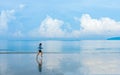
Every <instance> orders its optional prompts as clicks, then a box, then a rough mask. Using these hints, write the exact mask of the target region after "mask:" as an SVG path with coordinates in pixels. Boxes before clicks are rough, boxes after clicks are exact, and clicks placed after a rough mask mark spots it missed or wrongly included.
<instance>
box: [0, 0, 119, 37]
mask: <svg viewBox="0 0 120 75" xmlns="http://www.w3.org/2000/svg"><path fill="white" fill-rule="evenodd" d="M119 3H120V1H119V0H34V1H30V0H18V1H16V0H0V39H28V38H29V39H42V38H62V39H64V38H65V39H66V38H71V39H106V38H109V37H115V36H120V33H119V32H120V17H119V13H120V4H119Z"/></svg>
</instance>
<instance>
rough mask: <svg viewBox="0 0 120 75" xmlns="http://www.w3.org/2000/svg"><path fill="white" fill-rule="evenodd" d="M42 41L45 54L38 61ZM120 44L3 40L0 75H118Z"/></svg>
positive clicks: (88, 41) (118, 42)
mask: <svg viewBox="0 0 120 75" xmlns="http://www.w3.org/2000/svg"><path fill="white" fill-rule="evenodd" d="M3 42H4V43H3ZM40 42H42V46H43V50H42V51H43V52H44V54H43V58H42V60H40V59H39V60H38V61H39V62H37V61H36V52H37V51H38V45H39V43H40ZM119 44H120V41H108V40H104V41H100V40H97V41H92V40H87V41H1V42H0V75H96V74H99V75H101V74H103V75H105V74H106V75H116V74H117V75H119V74H120V71H119V70H120V60H119V59H120V46H119Z"/></svg>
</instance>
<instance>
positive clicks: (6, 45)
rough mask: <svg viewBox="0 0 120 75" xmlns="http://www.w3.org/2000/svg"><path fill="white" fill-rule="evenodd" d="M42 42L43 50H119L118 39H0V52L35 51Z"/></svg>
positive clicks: (119, 42)
mask: <svg viewBox="0 0 120 75" xmlns="http://www.w3.org/2000/svg"><path fill="white" fill-rule="evenodd" d="M39 43H42V47H43V52H120V45H119V44H120V41H113V40H112V41H110V40H83V41H0V52H37V51H38V46H39Z"/></svg>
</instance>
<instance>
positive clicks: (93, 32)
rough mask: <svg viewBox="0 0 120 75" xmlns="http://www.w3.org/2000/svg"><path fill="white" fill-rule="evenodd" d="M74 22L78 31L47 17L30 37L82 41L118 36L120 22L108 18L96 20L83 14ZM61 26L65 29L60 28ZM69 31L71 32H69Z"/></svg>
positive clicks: (60, 21) (119, 34) (65, 23)
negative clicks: (76, 22) (77, 23)
mask: <svg viewBox="0 0 120 75" xmlns="http://www.w3.org/2000/svg"><path fill="white" fill-rule="evenodd" d="M75 20H77V21H79V26H78V27H79V29H78V30H76V29H74V28H72V27H73V26H74V25H73V26H72V25H69V26H67V25H68V24H67V23H68V22H64V21H62V20H59V19H53V18H52V17H50V16H47V17H46V18H45V19H44V20H43V21H42V22H41V24H40V26H39V27H38V28H36V29H35V30H34V31H32V34H30V35H34V36H38V35H39V36H41V37H48V38H61V37H62V38H66V37H67V38H82V39H94V38H98V39H100V38H102V39H103V38H104V39H106V38H108V37H112V36H120V33H119V32H120V22H119V21H118V22H117V21H115V20H113V19H111V18H109V17H102V18H99V19H96V18H92V17H91V16H90V15H89V14H83V15H82V16H81V17H80V18H75ZM64 25H66V26H64ZM63 26H64V27H65V28H62V27H63ZM69 30H71V31H70V32H69Z"/></svg>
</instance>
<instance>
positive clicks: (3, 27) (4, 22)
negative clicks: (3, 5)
mask: <svg viewBox="0 0 120 75" xmlns="http://www.w3.org/2000/svg"><path fill="white" fill-rule="evenodd" d="M14 12H15V10H14V9H12V10H6V11H5V10H3V11H1V12H0V33H3V32H5V31H7V29H8V22H9V21H10V20H11V19H14V18H15V17H14Z"/></svg>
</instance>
